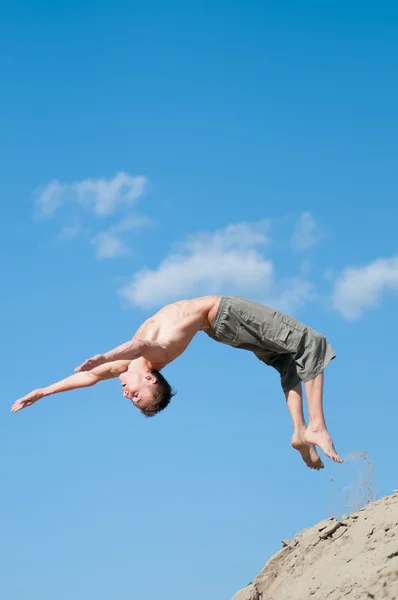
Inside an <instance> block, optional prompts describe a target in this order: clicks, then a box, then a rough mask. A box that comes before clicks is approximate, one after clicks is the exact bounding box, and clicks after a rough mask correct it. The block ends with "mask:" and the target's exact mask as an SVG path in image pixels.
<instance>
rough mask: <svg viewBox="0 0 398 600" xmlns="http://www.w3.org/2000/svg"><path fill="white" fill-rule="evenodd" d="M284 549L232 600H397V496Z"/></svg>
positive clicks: (300, 535) (326, 525) (309, 531)
mask: <svg viewBox="0 0 398 600" xmlns="http://www.w3.org/2000/svg"><path fill="white" fill-rule="evenodd" d="M283 544H284V545H285V546H284V547H283V548H282V549H281V550H280V551H279V552H278V553H277V554H275V555H274V556H273V557H272V558H271V559H270V560H269V561H268V562H267V564H266V565H265V567H264V569H263V570H262V571H261V573H260V574H259V575H258V576H257V577H256V578H255V579H254V581H253V582H252V583H251V584H250V585H248V586H247V587H246V588H244V589H243V590H241V591H240V592H238V593H237V594H235V596H234V598H233V600H326V599H327V600H341V599H344V600H372V599H374V600H384V599H388V600H393V599H394V600H398V490H394V494H392V495H391V496H385V497H384V498H382V499H381V500H378V501H377V502H372V503H370V504H368V505H367V506H366V507H365V508H363V509H361V510H359V511H358V512H355V513H352V514H351V515H350V516H349V517H346V518H345V517H343V518H342V520H341V521H338V520H336V519H335V518H333V517H332V518H330V519H327V520H325V521H322V522H321V523H318V525H315V526H314V527H311V528H308V529H304V530H303V531H301V532H300V533H298V534H297V535H296V536H295V538H294V539H293V540H291V541H286V542H283Z"/></svg>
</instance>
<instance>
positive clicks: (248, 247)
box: [121, 221, 312, 308]
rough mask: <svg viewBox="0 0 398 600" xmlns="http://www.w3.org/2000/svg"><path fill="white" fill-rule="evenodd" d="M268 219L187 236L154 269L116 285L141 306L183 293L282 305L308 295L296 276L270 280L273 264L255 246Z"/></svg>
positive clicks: (262, 237)
mask: <svg viewBox="0 0 398 600" xmlns="http://www.w3.org/2000/svg"><path fill="white" fill-rule="evenodd" d="M268 229H269V224H268V222H267V221H263V222H260V223H239V224H235V225H229V226H227V227H225V228H224V229H220V230H218V231H215V232H213V233H201V234H198V235H195V236H190V237H188V238H187V239H186V240H185V242H183V243H182V244H180V245H179V246H178V248H177V249H176V250H175V251H173V252H172V253H171V254H170V255H169V256H168V257H167V258H165V260H163V261H162V262H161V263H160V265H159V266H158V268H157V269H154V270H150V269H145V270H142V271H139V272H137V273H136V274H135V275H134V276H133V278H132V280H131V281H130V282H129V283H128V284H127V285H126V286H125V287H124V288H123V289H122V290H121V295H122V297H123V298H125V299H126V300H127V301H128V302H129V303H131V304H133V305H137V306H141V307H145V308H153V307H155V306H158V305H160V304H164V303H167V302H172V301H175V300H178V299H181V298H184V297H190V296H195V295H206V294H222V293H228V294H242V295H243V294H246V293H249V292H250V293H251V294H252V295H254V296H255V297H257V298H265V297H268V298H274V301H275V302H278V299H279V300H281V301H282V302H283V304H284V308H285V307H286V308H288V307H289V308H291V307H293V306H294V307H297V305H299V304H300V303H301V302H303V301H305V300H308V299H309V298H310V296H311V293H312V289H311V290H310V288H311V284H308V282H303V280H300V279H294V280H288V281H286V282H284V283H283V284H281V285H280V284H278V283H276V282H275V277H274V265H273V263H272V261H270V260H268V259H266V258H265V257H264V256H263V254H261V253H260V252H259V250H258V247H260V246H265V245H267V244H268V243H269V239H268V236H267V232H268Z"/></svg>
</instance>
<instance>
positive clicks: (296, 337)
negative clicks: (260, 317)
mask: <svg viewBox="0 0 398 600" xmlns="http://www.w3.org/2000/svg"><path fill="white" fill-rule="evenodd" d="M304 331H305V325H302V324H301V323H299V322H298V321H295V320H294V319H291V318H290V317H288V316H285V315H280V314H278V313H276V314H275V315H274V317H273V318H272V319H271V320H270V321H269V322H268V321H266V322H264V323H263V324H262V333H263V336H264V338H265V340H270V341H271V342H273V343H274V344H276V345H277V346H279V347H280V348H282V349H283V350H284V351H285V352H289V353H292V354H295V353H296V352H297V350H298V348H299V345H300V343H301V340H302V339H303V335H304Z"/></svg>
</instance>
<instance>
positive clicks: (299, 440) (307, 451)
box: [292, 433, 324, 471]
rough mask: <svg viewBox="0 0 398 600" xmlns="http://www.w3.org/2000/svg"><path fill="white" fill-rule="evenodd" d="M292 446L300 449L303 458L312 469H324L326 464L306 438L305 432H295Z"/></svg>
mask: <svg viewBox="0 0 398 600" xmlns="http://www.w3.org/2000/svg"><path fill="white" fill-rule="evenodd" d="M292 447H293V448H294V449H295V450H298V451H299V452H300V454H301V458H302V459H303V461H304V462H305V464H306V465H307V467H309V468H310V469H315V470H316V471H319V469H323V467H324V465H323V462H322V461H321V459H320V456H319V454H318V452H317V451H316V450H315V448H314V446H313V445H312V444H309V443H308V442H306V441H305V439H304V434H300V433H294V434H293V437H292Z"/></svg>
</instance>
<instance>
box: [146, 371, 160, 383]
mask: <svg viewBox="0 0 398 600" xmlns="http://www.w3.org/2000/svg"><path fill="white" fill-rule="evenodd" d="M145 379H146V380H147V381H149V383H157V382H158V380H157V378H156V375H152V373H148V375H145Z"/></svg>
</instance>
